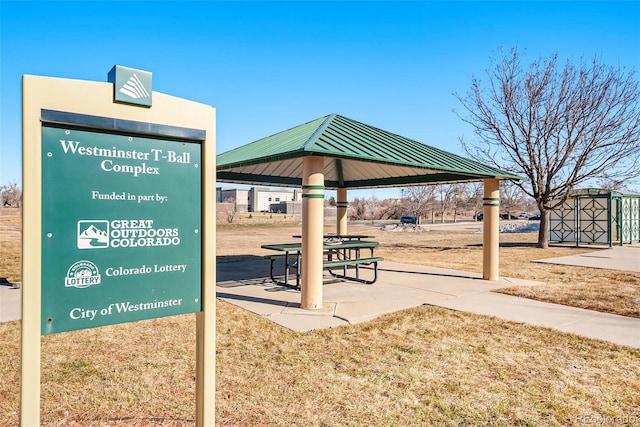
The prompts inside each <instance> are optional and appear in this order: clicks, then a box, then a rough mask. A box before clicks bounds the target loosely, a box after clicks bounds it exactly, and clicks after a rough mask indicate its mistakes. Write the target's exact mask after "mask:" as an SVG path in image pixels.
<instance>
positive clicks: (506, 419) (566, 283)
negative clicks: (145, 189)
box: [0, 217, 640, 427]
mask: <svg viewBox="0 0 640 427" xmlns="http://www.w3.org/2000/svg"><path fill="white" fill-rule="evenodd" d="M0 218H1V217H0ZM7 222H8V221H4V226H5V230H6V229H7V228H8V227H7ZM0 227H2V222H1V221H0ZM0 231H2V232H3V234H2V235H3V238H4V236H5V234H4V230H2V229H0ZM350 231H352V232H361V231H362V232H363V233H364V234H369V233H371V234H375V235H376V238H377V239H378V240H379V241H380V243H381V244H380V246H381V247H380V250H379V253H380V254H381V256H384V257H385V259H388V260H390V261H398V262H405V263H418V264H424V265H432V266H437V267H447V268H457V269H461V270H468V271H480V268H481V259H482V253H481V251H482V249H481V247H479V246H478V243H480V242H481V235H479V234H475V233H473V232H440V231H429V232H423V233H383V232H381V231H380V230H379V229H377V228H371V229H368V228H366V227H362V228H357V229H356V228H351V230H350ZM299 232H300V227H299V226H298V225H296V224H288V225H287V224H286V223H285V224H277V225H273V224H271V225H269V224H257V225H236V224H230V225H226V224H225V225H219V226H218V242H217V244H218V255H221V256H225V258H226V259H229V258H232V256H233V255H244V254H255V255H260V254H262V253H263V252H262V250H261V249H260V244H261V243H264V242H275V241H283V239H285V238H290V236H291V235H293V234H297V233H299ZM18 234H19V233H18ZM501 241H502V248H501V274H502V275H504V276H510V277H519V278H524V279H535V280H540V281H543V282H546V283H547V284H546V285H544V286H540V287H536V293H537V294H536V295H532V296H534V297H536V298H541V299H545V298H546V299H550V300H555V301H559V302H563V303H572V304H573V305H580V306H587V307H592V308H599V309H601V310H603V311H611V312H619V313H621V314H625V315H630V316H636V317H640V315H639V314H638V306H639V304H638V298H639V296H638V295H639V293H640V289H639V288H640V274H634V273H621V272H613V271H610V270H595V269H587V268H577V267H576V268H571V269H569V270H567V268H565V267H560V266H552V265H547V264H534V263H531V262H530V260H531V259H538V258H545V257H555V256H562V255H563V254H568V253H575V251H578V250H576V249H573V248H552V249H549V250H548V251H542V250H539V249H535V248H534V247H533V246H534V242H535V236H534V235H521V234H516V235H503V236H501ZM15 248H18V249H19V246H15ZM18 253H19V252H18ZM264 253H266V252H264ZM409 254H412V255H411V256H410V255H409ZM416 254H417V255H416ZM0 256H2V261H0V267H2V269H1V270H0V276H6V277H9V278H11V280H17V279H19V267H18V265H17V264H14V263H13V261H10V260H13V259H14V258H12V257H10V256H9V254H5V253H2V254H0ZM538 288H543V289H538ZM594 288H595V289H594ZM508 292H509V293H518V292H525V290H522V289H512V290H508ZM612 294H615V295H616V296H615V297H611V295H612ZM217 310H218V313H217V355H216V369H217V378H216V402H215V404H216V417H217V423H218V425H221V426H223V425H233V426H256V425H258V426H260V425H262V426H272V425H278V426H280V425H282V426H284V425H298V426H309V425H318V426H319V425H331V426H373V425H375V426H378V425H385V426H386V425H394V426H395V425H402V426H405V425H406V426H408V425H435V426H450V425H451V426H452V425H456V426H459V425H463V426H482V425H485V426H557V425H566V426H569V425H571V426H573V425H594V424H595V425H598V424H600V425H602V424H606V425H611V426H615V425H621V426H622V425H637V424H639V423H640V350H637V349H632V348H628V347H622V346H617V345H614V344H609V343H606V342H603V341H598V340H591V339H586V338H581V337H577V336H574V335H570V334H565V333H561V332H557V331H553V330H550V329H545V328H539V327H533V326H527V325H522V324H518V323H513V322H507V321H502V320H499V319H496V318H491V317H486V316H478V315H473V314H466V313H460V312H455V311H451V310H446V309H442V308H436V307H430V306H422V307H418V308H415V309H410V310H405V311H401V312H397V313H393V314H389V315H386V316H382V317H380V318H378V319H376V320H373V321H371V322H367V323H363V324H358V325H353V326H344V327H339V328H334V329H328V330H322V331H312V332H305V333H297V332H293V331H290V330H287V329H284V328H282V327H280V326H278V325H276V324H273V323H272V322H269V321H268V320H266V319H264V318H262V317H260V316H257V315H254V314H252V313H249V312H247V311H244V310H242V309H240V308H237V307H235V306H233V305H230V304H227V303H225V302H222V301H218V303H217ZM19 326H20V325H19V322H8V323H2V324H0V358H2V360H3V363H2V364H0V426H3V425H9V426H13V425H17V423H18V412H19V356H20V355H19V351H20V350H19V349H20V332H19V331H20V327H19ZM194 365H195V318H194V316H193V315H183V316H175V317H169V318H163V319H155V320H148V321H143V322H136V323H128V324H123V325H114V326H108V327H102V328H96V329H86V330H81V331H74V332H68V333H63V334H55V335H48V336H44V337H42V415H41V418H42V421H43V423H44V422H46V425H48V426H83V427H86V426H116V425H122V426H151V425H153V426H156V425H165V426H182V425H193V417H194V413H195V390H194V386H195V379H194V372H195V366H194Z"/></svg>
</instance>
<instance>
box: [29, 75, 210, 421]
mask: <svg viewBox="0 0 640 427" xmlns="http://www.w3.org/2000/svg"><path fill="white" fill-rule="evenodd" d="M121 70H124V71H125V72H126V73H127V74H126V75H127V76H128V77H127V78H119V77H118V74H119V72H120V71H121ZM144 73H147V74H144ZM138 74H140V76H142V78H139V77H138ZM109 80H112V81H113V84H110V83H98V82H86V81H77V80H67V79H56V78H48V77H37V76H24V78H23V171H24V172H23V186H24V189H23V193H24V203H23V230H24V231H23V254H24V255H23V268H22V270H23V308H22V318H23V321H22V322H23V323H22V382H21V413H20V415H21V418H20V422H21V425H24V426H30V425H39V420H40V406H39V405H40V404H39V401H40V358H41V354H40V336H41V335H46V334H52V333H59V332H65V331H71V330H76V329H84V328H91V327H98V326H104V325H111V324H116V323H124V322H132V321H138V320H143V319H150V318H157V317H163V316H171V315H177V314H185V313H196V318H197V321H196V328H197V331H196V336H197V349H196V355H197V360H196V370H197V373H196V374H197V375H196V378H197V379H196V381H197V384H196V389H197V397H196V406H197V413H196V423H197V425H200V426H203V425H213V423H214V422H215V418H214V417H215V412H214V411H215V288H214V286H215V264H214V260H215V222H212V223H211V224H210V223H209V221H208V219H209V218H215V201H214V199H213V196H212V197H209V196H208V195H209V194H211V195H213V194H215V192H214V191H215V188H214V186H215V172H214V171H215V110H214V109H213V107H210V106H206V105H202V104H198V103H194V102H191V101H187V100H183V99H179V98H173V97H169V96H167V95H164V94H160V93H156V92H152V90H151V88H150V87H145V83H146V82H149V83H150V81H151V77H150V73H148V72H142V71H138V72H136V70H132V69H130V68H126V67H119V66H116V67H114V69H113V70H112V71H111V72H110V73H109ZM152 94H153V105H152V102H151V95H152ZM126 97H129V98H132V99H126ZM139 98H140V99H139ZM207 260H210V261H207Z"/></svg>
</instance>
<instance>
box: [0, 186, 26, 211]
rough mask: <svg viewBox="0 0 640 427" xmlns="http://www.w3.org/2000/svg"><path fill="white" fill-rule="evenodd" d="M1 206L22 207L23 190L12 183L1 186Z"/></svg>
mask: <svg viewBox="0 0 640 427" xmlns="http://www.w3.org/2000/svg"><path fill="white" fill-rule="evenodd" d="M0 206H13V207H16V208H19V207H20V206H22V190H20V187H18V183H17V182H15V181H11V182H9V183H8V184H3V185H0Z"/></svg>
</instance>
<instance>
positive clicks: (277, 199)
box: [216, 187, 302, 214]
mask: <svg viewBox="0 0 640 427" xmlns="http://www.w3.org/2000/svg"><path fill="white" fill-rule="evenodd" d="M301 200H302V191H300V190H298V189H295V190H287V189H276V190H272V189H270V188H266V187H251V188H250V189H248V190H247V189H238V188H231V187H226V188H225V187H218V188H216V201H217V202H218V203H230V202H231V201H233V202H234V203H235V208H236V211H237V212H279V213H292V214H296V213H301V212H302V201H301Z"/></svg>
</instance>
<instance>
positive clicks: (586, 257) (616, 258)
mask: <svg viewBox="0 0 640 427" xmlns="http://www.w3.org/2000/svg"><path fill="white" fill-rule="evenodd" d="M533 262H541V263H546V264H561V265H575V266H579V267H590V268H606V269H608V270H620V271H633V272H637V273H640V245H637V244H635V245H626V246H614V247H612V248H608V249H599V250H595V251H593V252H588V253H585V254H578V255H570V256H563V257H556V258H544V259H537V260H535V261H533Z"/></svg>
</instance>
